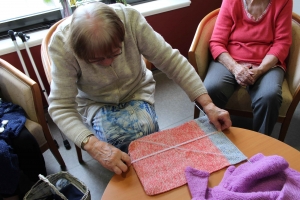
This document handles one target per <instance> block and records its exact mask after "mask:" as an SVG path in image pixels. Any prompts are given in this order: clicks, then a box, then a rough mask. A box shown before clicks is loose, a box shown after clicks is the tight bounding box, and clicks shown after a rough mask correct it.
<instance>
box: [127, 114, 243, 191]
mask: <svg viewBox="0 0 300 200" xmlns="http://www.w3.org/2000/svg"><path fill="white" fill-rule="evenodd" d="M129 154H130V157H131V161H132V163H133V167H134V169H135V171H136V173H137V175H138V177H139V179H140V181H141V183H142V185H143V187H144V190H145V192H146V194H148V195H155V194H159V193H162V192H166V191H168V190H171V189H174V188H177V187H179V186H182V185H184V184H186V183H187V182H186V179H185V174H184V170H185V168H186V167H187V166H190V167H193V168H195V169H198V170H205V171H207V172H209V173H211V172H214V171H217V170H219V169H222V168H224V167H226V166H229V165H232V164H236V163H238V162H241V161H243V160H245V159H247V158H246V156H245V155H244V154H243V153H241V152H240V151H239V149H238V148H237V147H236V146H235V145H234V144H233V143H232V142H231V141H230V140H229V139H228V138H227V137H226V136H225V135H224V134H223V133H222V132H218V131H217V130H216V129H215V128H214V127H213V126H212V125H211V124H210V123H209V120H208V118H207V117H206V116H203V117H200V118H198V119H195V120H191V121H189V122H187V123H185V124H183V125H181V126H178V127H175V128H171V129H168V130H163V131H160V132H156V133H153V134H151V135H148V136H145V137H143V138H140V139H138V140H135V141H133V142H131V144H130V145H129Z"/></svg>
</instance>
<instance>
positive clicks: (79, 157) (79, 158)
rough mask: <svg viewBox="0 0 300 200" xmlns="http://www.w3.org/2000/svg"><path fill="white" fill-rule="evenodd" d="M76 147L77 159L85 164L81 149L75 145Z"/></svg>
mask: <svg viewBox="0 0 300 200" xmlns="http://www.w3.org/2000/svg"><path fill="white" fill-rule="evenodd" d="M75 147H76V152H77V158H78V161H79V162H80V163H83V162H84V161H83V159H82V153H81V149H80V148H79V147H78V146H77V145H75Z"/></svg>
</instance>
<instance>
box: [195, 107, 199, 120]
mask: <svg viewBox="0 0 300 200" xmlns="http://www.w3.org/2000/svg"><path fill="white" fill-rule="evenodd" d="M199 116H200V110H199V109H198V108H197V106H194V119H196V118H198V117H199Z"/></svg>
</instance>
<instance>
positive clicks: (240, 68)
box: [231, 64, 255, 87]
mask: <svg viewBox="0 0 300 200" xmlns="http://www.w3.org/2000/svg"><path fill="white" fill-rule="evenodd" d="M231 73H232V74H233V75H234V76H235V79H236V81H237V83H238V84H239V85H241V86H243V87H245V86H248V85H253V84H254V82H255V80H254V77H253V72H252V71H251V69H249V66H244V65H240V64H236V65H235V66H234V68H233V69H232V70H231Z"/></svg>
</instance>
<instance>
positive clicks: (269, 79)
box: [204, 61, 284, 135]
mask: <svg viewBox="0 0 300 200" xmlns="http://www.w3.org/2000/svg"><path fill="white" fill-rule="evenodd" d="M283 79H284V71H283V70H282V69H281V68H280V67H275V68H272V69H270V70H269V71H268V72H267V73H265V74H264V75H262V76H261V77H260V78H259V79H258V80H257V81H256V82H255V83H254V85H250V86H248V87H247V91H248V93H249V95H250V97H251V101H252V104H251V107H252V110H253V130H254V131H257V132H260V133H265V134H268V135H269V134H271V133H272V130H273V128H274V125H275V123H276V122H277V118H278V113H279V108H280V106H281V103H282V96H281V94H282V90H281V88H282V82H283ZM204 85H205V87H206V89H207V91H208V94H209V95H210V97H211V98H212V100H213V102H214V104H215V105H216V106H218V107H220V108H224V107H225V105H226V103H227V101H228V99H229V98H230V96H231V95H232V94H233V92H234V90H235V89H236V88H237V87H238V83H237V82H236V80H235V77H234V75H233V74H232V73H231V72H230V71H229V70H228V69H227V68H226V67H225V66H223V65H222V64H221V63H219V62H216V61H212V62H211V63H210V66H209V68H208V72H207V75H206V77H205V80H204Z"/></svg>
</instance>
